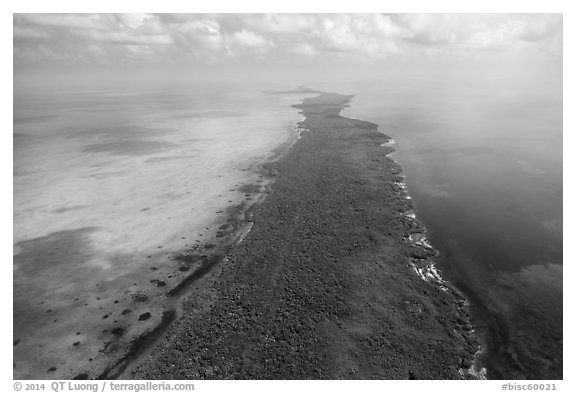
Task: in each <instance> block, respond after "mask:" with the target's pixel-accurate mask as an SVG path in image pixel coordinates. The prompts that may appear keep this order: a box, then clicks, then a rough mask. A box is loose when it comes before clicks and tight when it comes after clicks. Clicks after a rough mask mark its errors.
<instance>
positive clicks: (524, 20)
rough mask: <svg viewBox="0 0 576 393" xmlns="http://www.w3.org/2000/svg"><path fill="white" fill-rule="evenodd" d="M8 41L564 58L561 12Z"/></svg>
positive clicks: (148, 20) (370, 18) (194, 24)
mask: <svg viewBox="0 0 576 393" xmlns="http://www.w3.org/2000/svg"><path fill="white" fill-rule="evenodd" d="M13 34H14V60H15V62H21V61H24V62H26V61H31V60H29V59H34V62H39V61H40V62H41V61H47V62H50V61H55V60H58V61H61V62H66V61H70V62H73V61H83V62H86V61H88V62H89V61H90V59H92V60H93V61H95V62H100V61H110V62H114V61H119V60H122V59H128V60H130V61H132V60H136V61H137V60H138V57H139V56H141V57H142V58H146V59H148V60H150V59H153V58H154V56H156V60H158V61H175V62H178V61H181V60H182V59H195V61H204V60H206V59H209V60H210V61H218V59H221V60H223V59H225V58H227V57H230V56H233V57H243V56H246V57H250V56H255V57H257V58H259V59H265V58H273V57H275V56H277V57H278V58H285V59H286V58H289V57H290V56H308V57H319V56H339V57H342V58H351V59H352V58H353V59H356V58H362V59H370V58H375V57H382V56H396V55H398V54H402V55H415V56H442V55H445V54H452V53H458V54H467V53H474V52H480V51H510V52H516V51H533V52H543V51H544V52H545V51H555V52H560V53H561V51H562V15H561V14H529V15H524V14H488V15H482V14H15V15H14V32H13ZM203 59H204V60H203Z"/></svg>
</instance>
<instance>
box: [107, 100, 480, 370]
mask: <svg viewBox="0 0 576 393" xmlns="http://www.w3.org/2000/svg"><path fill="white" fill-rule="evenodd" d="M317 93H318V96H314V97H311V98H306V99H304V100H303V101H302V103H301V104H299V105H295V107H296V108H298V109H300V110H301V112H302V114H303V115H304V117H305V119H304V120H303V121H302V122H301V124H300V127H301V129H302V130H306V131H305V132H302V133H301V137H300V139H298V141H297V142H296V143H295V144H294V146H293V147H292V148H291V149H290V151H289V152H288V153H287V154H286V155H283V156H281V157H280V158H279V159H278V160H277V161H274V162H271V163H268V164H265V165H263V167H262V171H263V175H264V176H266V177H268V179H269V180H270V181H269V183H268V186H267V187H264V188H262V187H261V186H260V185H255V189H254V190H252V189H248V188H250V186H246V187H247V189H246V191H247V192H257V191H262V189H264V193H262V194H260V195H261V196H260V203H257V204H254V205H252V206H251V207H250V208H249V209H246V206H242V205H241V206H238V207H236V208H233V209H230V211H228V212H227V213H228V214H227V219H226V223H224V224H222V226H221V232H220V235H221V237H222V238H223V239H226V238H230V239H234V240H233V241H222V242H221V243H219V244H216V245H215V247H214V248H212V249H210V250H204V251H205V253H204V254H203V255H196V254H193V253H190V254H188V255H182V257H181V258H182V260H183V261H186V260H187V259H190V260H192V261H197V260H198V259H200V260H202V261H203V264H202V265H200V266H201V267H200V268H199V269H198V270H196V272H195V273H194V274H193V275H191V279H190V281H189V282H187V283H185V286H183V287H182V291H179V290H178V289H177V288H176V289H175V290H174V291H175V294H180V295H181V296H183V301H182V304H181V306H180V307H181V309H179V310H178V315H180V317H179V318H177V320H176V321H175V322H173V323H172V324H171V325H170V326H167V327H166V329H165V331H162V332H161V334H160V335H159V338H158V339H157V340H155V341H156V342H155V343H152V342H150V343H149V344H148V345H147V347H148V349H147V350H146V351H144V350H142V349H140V350H138V352H140V353H138V354H134V356H133V357H127V358H125V359H124V361H123V363H122V364H121V365H118V366H117V367H116V368H114V369H110V370H109V372H107V373H106V374H105V375H102V376H101V377H106V378H111V377H114V378H135V379H306V378H313V379H340V378H343V379H351V378H366V379H420V378H422V379H462V378H473V377H474V372H473V371H471V370H473V367H472V363H473V360H474V355H475V353H476V352H477V350H478V347H479V345H478V340H477V337H476V335H475V333H474V330H473V328H472V325H471V321H470V315H469V311H468V305H467V302H466V300H465V299H464V298H463V297H462V296H461V295H460V294H459V292H458V291H457V290H455V289H454V288H453V287H452V286H451V285H450V284H449V283H447V282H445V281H444V280H443V279H442V277H441V276H440V274H439V273H438V271H437V270H436V268H435V267H434V263H433V259H434V257H435V256H436V251H435V250H433V249H432V248H431V247H430V245H429V244H428V243H427V242H426V237H425V229H424V227H423V226H422V224H421V223H420V222H419V221H417V220H416V218H415V215H414V212H413V205H412V202H411V200H410V198H409V196H408V195H407V194H406V191H405V190H404V183H403V178H402V176H401V175H400V173H401V168H400V167H399V165H398V164H396V163H395V162H394V161H393V160H392V159H391V158H389V157H388V154H389V153H391V152H392V151H393V150H394V149H392V148H391V147H390V146H388V145H386V142H388V141H389V140H390V139H391V138H390V137H388V136H386V135H384V134H381V133H379V132H377V126H376V125H375V124H373V123H369V122H365V121H361V120H356V119H350V118H346V117H343V116H341V115H340V113H341V111H342V109H343V108H344V107H345V106H347V105H348V103H349V102H350V100H351V99H352V96H349V95H341V94H332V93H323V92H317ZM264 196H266V198H264ZM248 230H249V232H248ZM232 234H233V235H232ZM206 251H207V252H206ZM142 344H145V343H142ZM144 355H146V356H144Z"/></svg>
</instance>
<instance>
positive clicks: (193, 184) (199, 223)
mask: <svg viewBox="0 0 576 393" xmlns="http://www.w3.org/2000/svg"><path fill="white" fill-rule="evenodd" d="M139 87H140V89H138V90H134V88H133V87H130V86H115V87H113V88H111V87H108V88H106V89H103V88H102V87H94V88H89V89H86V88H85V89H71V90H66V91H65V90H50V91H46V90H44V91H42V90H24V89H23V90H20V89H18V87H17V86H16V88H15V95H14V100H15V104H14V239H13V240H14V331H15V334H14V340H15V347H14V362H15V369H14V375H15V377H18V378H39V377H56V376H58V375H68V376H69V374H66V373H70V372H71V370H74V369H75V368H77V366H78V365H81V364H85V363H87V361H88V359H91V361H93V362H94V364H95V363H96V362H97V360H98V357H99V353H100V351H102V350H103V349H102V343H104V342H106V341H107V340H110V339H114V338H117V337H119V336H122V337H127V336H138V335H139V334H142V333H143V332H145V331H146V329H148V328H149V327H150V326H153V325H157V324H159V323H160V322H161V318H162V312H163V309H162V307H163V305H162V304H161V302H160V301H159V300H158V298H159V297H160V296H159V295H158V294H159V293H161V292H162V291H164V292H165V290H166V289H167V288H171V287H173V286H175V285H177V283H178V282H179V280H181V279H182V278H183V277H184V275H185V274H187V273H184V272H181V271H179V270H178V269H177V268H178V266H176V265H174V262H172V261H171V260H170V257H171V255H172V254H173V253H174V252H176V251H178V250H182V249H185V248H190V247H191V246H194V245H195V244H200V243H201V242H205V241H207V240H208V241H209V240H210V238H211V237H213V236H214V233H215V232H216V230H217V228H216V227H214V225H213V224H214V222H215V220H216V219H217V218H218V217H219V216H221V215H222V214H223V213H224V210H225V209H226V208H227V207H229V206H232V205H237V204H239V203H241V202H242V201H244V200H246V199H249V198H250V196H249V195H248V194H247V193H246V191H245V190H244V189H243V188H242V186H243V185H249V184H257V182H258V179H259V174H258V164H259V163H262V162H264V161H266V160H267V159H268V158H269V157H270V156H271V154H273V152H274V150H275V149H276V148H278V146H279V145H280V144H282V143H284V142H285V141H287V140H289V139H290V138H294V137H295V132H296V131H295V127H296V123H297V121H299V120H300V116H299V115H298V112H297V110H296V109H294V108H291V105H292V104H294V103H295V102H296V101H297V96H282V95H270V94H263V93H262V92H261V90H259V89H258V88H255V87H254V86H249V85H247V84H246V85H244V86H242V85H240V84H238V85H227V86H223V85H214V86H209V85H208V86H207V85H206V84H203V85H201V86H194V85H186V86H182V87H180V88H174V87H171V88H169V89H163V88H158V87H155V88H148V89H146V88H145V86H139ZM128 333H130V334H128ZM113 350H114V349H113V348H112V347H110V348H108V347H106V348H104V350H103V351H104V352H105V353H106V352H107V351H109V352H110V351H113Z"/></svg>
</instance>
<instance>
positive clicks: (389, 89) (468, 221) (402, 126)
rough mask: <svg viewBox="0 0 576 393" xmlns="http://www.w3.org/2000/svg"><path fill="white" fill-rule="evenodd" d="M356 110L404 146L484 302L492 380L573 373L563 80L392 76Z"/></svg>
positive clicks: (411, 178) (418, 195)
mask: <svg viewBox="0 0 576 393" xmlns="http://www.w3.org/2000/svg"><path fill="white" fill-rule="evenodd" d="M350 89H355V90H353V91H354V93H356V97H355V98H354V100H353V101H352V107H351V108H350V109H349V110H346V111H345V112H344V115H348V116H352V117H356V118H361V119H364V120H369V121H373V122H375V123H377V124H379V126H380V130H381V131H383V132H384V133H386V134H388V135H390V136H392V137H393V138H394V139H395V141H396V142H397V144H396V145H395V148H396V149H397V152H396V153H394V155H393V157H394V158H395V159H396V160H398V161H399V162H400V164H401V165H402V166H403V168H404V172H405V175H406V182H407V185H408V190H409V192H410V193H411V195H412V196H413V198H414V201H415V203H416V207H417V209H416V210H417V214H418V217H419V218H420V220H421V221H423V222H424V223H425V225H426V226H427V228H428V229H429V232H430V233H429V235H430V238H431V241H432V243H433V245H434V246H435V247H436V248H437V249H438V250H439V251H440V253H441V268H442V269H443V271H444V274H445V275H446V276H447V277H448V278H449V279H450V280H451V281H453V282H454V283H455V284H457V286H459V287H460V288H461V289H462V290H463V291H464V292H465V293H466V294H467V295H468V297H469V298H470V299H471V300H472V305H473V313H474V318H475V321H476V325H477V328H478V330H479V332H480V333H481V336H482V337H483V339H484V341H485V343H486V351H485V352H484V355H483V356H482V357H481V361H482V364H483V365H484V366H486V368H487V371H488V373H487V376H488V378H505V379H510V378H522V379H524V378H526V379H556V378H562V345H563V332H562V320H563V315H562V273H563V268H562V242H563V239H562V187H563V185H562V84H561V81H560V83H559V80H558V78H557V77H556V76H551V77H547V76H546V75H544V76H543V75H538V76H537V77H534V78H530V77H529V76H526V77H523V78H510V79H507V78H495V77H488V76H482V75H475V78H461V79H457V80H448V81H447V80H446V79H443V80H439V79H435V78H423V79H420V80H418V81H414V80H410V81H408V80H406V79H405V80H402V79H398V80H387V81H383V82H381V83H372V84H371V85H370V86H367V85H366V84H358V85H356V86H353V87H350Z"/></svg>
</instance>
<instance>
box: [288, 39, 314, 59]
mask: <svg viewBox="0 0 576 393" xmlns="http://www.w3.org/2000/svg"><path fill="white" fill-rule="evenodd" d="M289 51H290V53H293V54H295V55H300V56H309V57H311V56H314V55H316V54H317V53H318V50H317V49H316V48H315V47H314V46H312V45H310V44H309V43H307V42H304V43H301V44H298V45H296V46H294V47H292V48H291V49H290V50H289Z"/></svg>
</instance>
